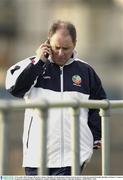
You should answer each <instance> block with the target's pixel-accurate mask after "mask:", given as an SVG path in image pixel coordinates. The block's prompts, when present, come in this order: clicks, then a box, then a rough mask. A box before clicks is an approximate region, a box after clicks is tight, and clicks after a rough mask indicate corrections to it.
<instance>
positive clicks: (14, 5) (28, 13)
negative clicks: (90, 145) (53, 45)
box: [0, 0, 123, 175]
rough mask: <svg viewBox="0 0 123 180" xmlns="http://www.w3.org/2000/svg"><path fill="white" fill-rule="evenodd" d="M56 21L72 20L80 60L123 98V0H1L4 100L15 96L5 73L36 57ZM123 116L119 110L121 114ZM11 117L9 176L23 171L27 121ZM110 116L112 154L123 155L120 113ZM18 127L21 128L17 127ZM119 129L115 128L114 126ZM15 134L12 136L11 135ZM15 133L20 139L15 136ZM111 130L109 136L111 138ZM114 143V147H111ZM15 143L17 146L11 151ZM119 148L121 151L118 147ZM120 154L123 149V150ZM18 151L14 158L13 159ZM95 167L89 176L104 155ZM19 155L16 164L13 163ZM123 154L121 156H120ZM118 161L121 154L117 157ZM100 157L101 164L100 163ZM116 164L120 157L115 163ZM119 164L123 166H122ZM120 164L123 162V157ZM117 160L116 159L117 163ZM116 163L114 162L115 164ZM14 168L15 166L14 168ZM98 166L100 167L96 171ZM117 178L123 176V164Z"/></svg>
mask: <svg viewBox="0 0 123 180" xmlns="http://www.w3.org/2000/svg"><path fill="white" fill-rule="evenodd" d="M57 19H62V20H68V21H72V22H73V23H74V24H75V26H76V28H77V33H78V37H77V47H76V49H77V52H78V56H79V57H80V58H82V59H83V60H85V61H87V62H88V63H89V64H91V65H92V66H93V67H94V69H95V70H96V71H97V72H98V74H99V76H100V78H101V79H102V82H103V85H104V87H105V89H106V92H107V94H108V98H109V99H123V78H122V76H123V70H122V67H123V50H122V48H123V3H122V0H91V1H89V0H62V1H60V0H26V1H25V0H21V1H19V0H11V1H10V0H1V1H0V98H12V97H10V96H9V95H8V93H7V92H6V91H5V88H4V83H5V75H6V70H7V68H8V67H9V66H11V65H12V64H14V63H16V62H18V61H20V60H22V59H24V58H26V57H28V56H32V55H34V54H35V50H36V49H37V47H38V46H39V45H40V43H41V42H43V41H45V40H46V38H47V33H48V28H49V27H50V25H51V24H52V22H53V21H55V20H57ZM120 113H121V112H120ZM14 117H15V116H14V115H10V119H11V121H10V122H11V123H10V122H9V125H10V126H9V133H10V135H11V136H9V140H10V141H11V142H12V143H9V145H10V149H11V151H10V157H9V162H10V164H9V173H10V174H15V175H16V173H17V174H20V173H23V171H22V169H21V166H20V164H21V155H22V149H21V135H22V131H21V129H22V126H23V122H22V121H21V119H22V114H20V116H19V117H20V121H19V122H17V120H16V119H15V118H14ZM115 118H116V119H118V123H117V122H116V121H115ZM115 118H114V116H113V117H111V119H112V122H111V124H112V126H111V127H112V128H115V127H118V130H119V132H118V134H117V133H116V134H117V135H116V136H115V139H116V141H113V142H112V146H114V147H115V148H114V147H113V148H114V149H115V151H113V150H112V151H113V153H114V154H113V156H112V157H114V158H115V156H116V155H117V154H119V151H120V149H121V148H120V145H119V144H120V143H122V140H119V139H121V138H120V137H121V131H122V129H121V130H120V128H119V125H120V127H122V126H121V125H122V122H121V121H122V120H121V116H120V115H115ZM119 119H120V120H119ZM15 124H16V126H17V128H18V129H19V127H20V131H19V132H18V130H15V131H12V129H13V128H14V129H17V128H15V127H14V125H15ZM116 125H117V126H116ZM12 132H13V133H12ZM15 134H16V135H15ZM112 134H113V133H112V131H111V135H112ZM113 143H114V144H113ZM11 144H14V145H15V146H18V147H17V148H15V149H13V146H11ZM118 145H119V149H117V147H118ZM121 150H122V149H121ZM13 152H14V155H13ZM97 154H98V155H95V159H94V160H96V163H97V164H98V165H97V164H95V162H93V160H92V163H93V167H94V169H92V166H90V168H88V170H87V172H85V174H90V175H91V174H92V175H93V174H100V168H99V161H98V160H99V158H100V156H101V155H100V152H98V153H97ZM13 156H15V159H16V161H18V162H16V163H17V165H15V164H16V163H15V164H14V165H13V166H12V165H11V161H12V159H13ZM120 156H121V153H120ZM118 157H119V156H118ZM97 159H98V160H97ZM117 161H118V159H117ZM119 161H120V163H119ZM119 161H118V162H117V163H119V164H123V162H121V158H120V157H119ZM115 162H116V161H115ZM113 164H114V165H115V163H113ZM14 166H16V168H15V167H14ZM95 168H96V169H95ZM112 169H113V170H112V171H111V173H112V174H113V173H114V174H115V173H116V174H117V173H119V174H123V173H122V172H121V166H120V167H119V168H117V170H116V171H115V170H114V169H115V167H114V166H113V165H112Z"/></svg>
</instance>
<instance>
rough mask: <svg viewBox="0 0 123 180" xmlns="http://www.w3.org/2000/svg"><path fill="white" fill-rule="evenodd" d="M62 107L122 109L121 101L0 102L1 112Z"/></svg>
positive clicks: (122, 102) (122, 103)
mask: <svg viewBox="0 0 123 180" xmlns="http://www.w3.org/2000/svg"><path fill="white" fill-rule="evenodd" d="M63 107H72V108H75V107H83V108H90V109H100V108H102V109H108V108H123V100H110V101H109V100H87V101H80V100H74V99H69V100H62V101H60V100H57V101H56V100H54V101H52V102H51V101H49V100H45V99H42V100H40V102H39V101H31V102H28V103H26V102H25V101H24V100H9V101H8V100H0V109H1V110H22V109H25V108H41V109H43V108H63Z"/></svg>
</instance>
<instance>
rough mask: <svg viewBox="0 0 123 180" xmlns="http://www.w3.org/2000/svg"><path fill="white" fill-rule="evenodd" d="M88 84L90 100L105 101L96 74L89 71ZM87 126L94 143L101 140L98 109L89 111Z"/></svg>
mask: <svg viewBox="0 0 123 180" xmlns="http://www.w3.org/2000/svg"><path fill="white" fill-rule="evenodd" d="M89 78H90V79H89V82H90V98H89V99H95V100H96V99H98V100H102V99H106V94H105V91H104V89H103V87H102V83H101V80H100V79H99V77H98V75H97V74H96V72H95V71H94V70H93V69H92V68H91V69H89ZM88 125H89V127H90V129H91V131H92V134H93V137H94V142H96V141H98V140H100V139H101V117H100V116H99V109H89V116H88Z"/></svg>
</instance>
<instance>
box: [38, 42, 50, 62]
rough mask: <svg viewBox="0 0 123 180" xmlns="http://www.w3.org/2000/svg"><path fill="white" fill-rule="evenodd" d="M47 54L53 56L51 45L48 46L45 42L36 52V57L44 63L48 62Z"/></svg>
mask: <svg viewBox="0 0 123 180" xmlns="http://www.w3.org/2000/svg"><path fill="white" fill-rule="evenodd" d="M46 54H49V55H50V56H51V55H52V51H51V46H50V44H47V43H46V42H44V43H43V44H41V45H40V46H39V48H38V49H37V50H36V57H37V58H38V59H41V60H42V61H43V62H46V61H47V58H46V57H45V56H46Z"/></svg>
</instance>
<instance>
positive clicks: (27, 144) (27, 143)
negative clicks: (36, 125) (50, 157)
mask: <svg viewBox="0 0 123 180" xmlns="http://www.w3.org/2000/svg"><path fill="white" fill-rule="evenodd" d="M32 120H33V117H31V120H30V124H29V129H28V136H27V142H26V147H27V148H28V146H29V135H30V130H31V126H32Z"/></svg>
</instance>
